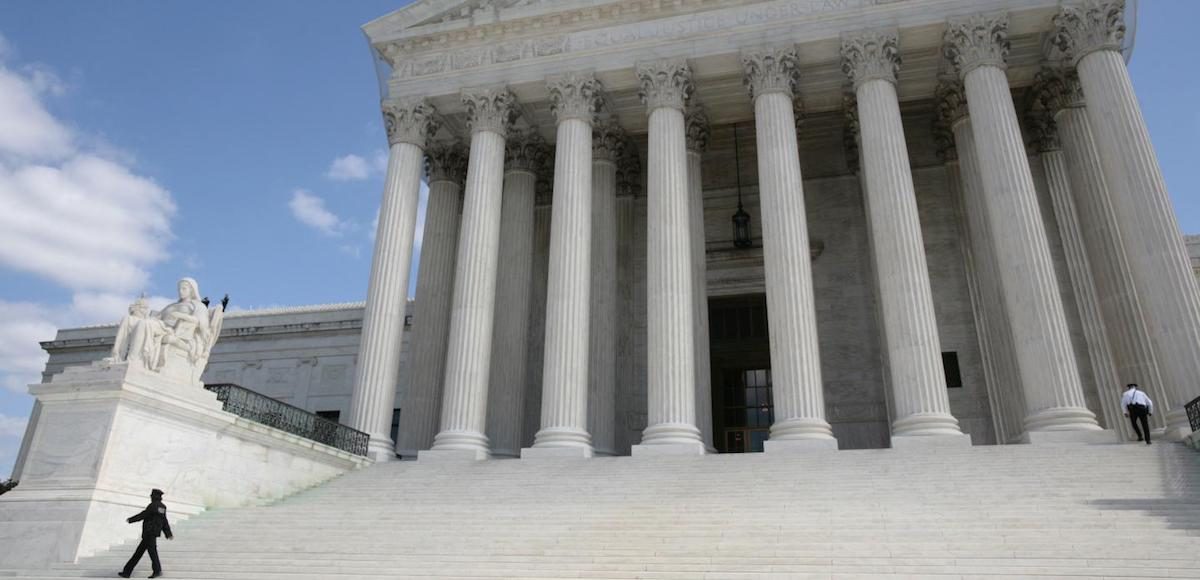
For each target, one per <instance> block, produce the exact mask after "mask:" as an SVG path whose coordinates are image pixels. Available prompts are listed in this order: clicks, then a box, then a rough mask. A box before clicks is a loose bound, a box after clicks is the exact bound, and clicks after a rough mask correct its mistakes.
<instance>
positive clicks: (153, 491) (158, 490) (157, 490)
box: [150, 489, 163, 497]
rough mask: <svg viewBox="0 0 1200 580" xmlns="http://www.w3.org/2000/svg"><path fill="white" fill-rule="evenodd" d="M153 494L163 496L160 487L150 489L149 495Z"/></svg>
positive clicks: (153, 495) (152, 495)
mask: <svg viewBox="0 0 1200 580" xmlns="http://www.w3.org/2000/svg"><path fill="white" fill-rule="evenodd" d="M155 496H157V497H162V496H163V492H162V490H161V489H152V490H150V497H155Z"/></svg>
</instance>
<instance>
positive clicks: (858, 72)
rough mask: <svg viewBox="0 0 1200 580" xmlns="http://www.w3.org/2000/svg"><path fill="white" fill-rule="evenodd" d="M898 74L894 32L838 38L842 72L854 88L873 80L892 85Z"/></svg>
mask: <svg viewBox="0 0 1200 580" xmlns="http://www.w3.org/2000/svg"><path fill="white" fill-rule="evenodd" d="M899 70H900V37H899V34H898V33H897V32H896V30H895V29H883V30H868V31H864V32H855V33H851V34H843V35H842V72H844V73H846V76H848V77H850V82H852V83H854V88H856V89H857V88H858V87H859V86H860V85H862V84H863V83H865V82H867V81H873V80H884V81H887V82H889V83H892V84H896V74H897V72H898V71H899Z"/></svg>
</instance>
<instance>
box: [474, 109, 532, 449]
mask: <svg viewBox="0 0 1200 580" xmlns="http://www.w3.org/2000/svg"><path fill="white" fill-rule="evenodd" d="M545 156H546V147H545V145H544V144H543V143H542V139H541V137H538V136H537V134H536V133H530V134H527V135H521V136H518V137H516V138H512V139H509V140H508V143H507V145H506V147H505V170H504V195H503V200H502V201H501V209H500V263H501V264H504V268H503V269H502V270H501V272H502V273H501V274H500V275H499V278H498V279H497V280H496V302H497V304H499V305H500V307H499V308H497V309H496V321H495V328H494V329H493V330H492V368H491V384H490V386H489V387H488V418H487V434H488V438H489V439H491V442H492V455H494V456H500V457H518V456H519V455H520V454H521V428H522V417H523V415H524V412H525V386H526V367H525V365H526V363H527V362H528V360H527V350H528V347H529V303H530V295H531V285H532V281H533V274H532V271H533V207H534V196H535V193H536V192H535V189H536V183H537V174H536V171H537V169H538V168H539V167H541V165H542V163H543V159H544V158H545Z"/></svg>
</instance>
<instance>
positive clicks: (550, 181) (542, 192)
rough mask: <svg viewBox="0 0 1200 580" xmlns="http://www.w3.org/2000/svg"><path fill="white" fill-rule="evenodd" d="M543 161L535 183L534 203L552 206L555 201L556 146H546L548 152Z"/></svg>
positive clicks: (541, 205) (540, 205) (538, 205)
mask: <svg viewBox="0 0 1200 580" xmlns="http://www.w3.org/2000/svg"><path fill="white" fill-rule="evenodd" d="M541 161H542V164H541V166H539V167H538V168H537V177H536V179H535V181H534V183H533V192H534V196H533V203H534V205H535V206H537V207H550V204H551V202H553V201H554V147H550V146H547V147H546V154H545V155H543V156H542V158H541Z"/></svg>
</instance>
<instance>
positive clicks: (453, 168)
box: [396, 143, 467, 457]
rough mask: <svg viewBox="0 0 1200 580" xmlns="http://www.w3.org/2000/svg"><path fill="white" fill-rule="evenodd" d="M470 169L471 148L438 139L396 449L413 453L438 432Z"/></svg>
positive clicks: (429, 155)
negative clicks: (456, 256) (461, 217)
mask: <svg viewBox="0 0 1200 580" xmlns="http://www.w3.org/2000/svg"><path fill="white" fill-rule="evenodd" d="M466 174H467V152H466V147H464V146H463V145H461V144H459V143H454V144H445V143H443V144H438V145H434V146H433V147H430V148H429V149H428V150H427V151H426V152H425V176H426V179H427V180H428V183H429V199H428V201H427V202H426V204H425V231H424V234H423V236H422V238H421V262H420V266H419V269H418V271H417V296H416V299H417V302H416V304H417V306H416V308H417V311H416V316H415V317H414V320H413V330H412V333H413V336H412V343H411V344H412V347H411V348H412V354H411V355H410V356H409V364H408V390H407V391H406V392H405V394H404V401H403V402H402V403H401V404H400V408H401V409H404V420H403V421H401V422H400V434H399V436H398V440H397V441H396V454H397V455H402V456H405V457H412V456H415V455H416V454H417V452H418V451H423V450H425V449H429V447H430V446H431V445H433V437H434V436H435V435H437V431H438V419H439V418H440V416H441V408H442V378H443V377H444V376H445V372H446V337H447V334H448V333H449V331H450V293H451V292H452V291H453V289H454V251H455V248H456V247H457V246H458V216H459V212H460V211H461V210H462V201H461V197H462V182H463V178H464V177H465V176H466Z"/></svg>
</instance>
